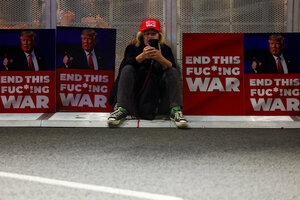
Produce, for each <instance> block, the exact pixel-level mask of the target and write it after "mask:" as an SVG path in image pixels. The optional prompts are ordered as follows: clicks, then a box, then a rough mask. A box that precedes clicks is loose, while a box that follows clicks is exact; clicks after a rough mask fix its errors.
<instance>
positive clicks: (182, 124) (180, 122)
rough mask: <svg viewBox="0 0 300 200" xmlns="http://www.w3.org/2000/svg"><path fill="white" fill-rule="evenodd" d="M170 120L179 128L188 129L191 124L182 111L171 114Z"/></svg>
mask: <svg viewBox="0 0 300 200" xmlns="http://www.w3.org/2000/svg"><path fill="white" fill-rule="evenodd" d="M170 119H171V120H172V121H173V122H174V123H175V125H176V126H177V127H178V128H187V127H188V126H189V122H188V121H187V120H186V119H185V118H184V117H183V114H182V111H180V110H179V111H176V112H171V114H170Z"/></svg>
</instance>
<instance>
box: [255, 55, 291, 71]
mask: <svg viewBox="0 0 300 200" xmlns="http://www.w3.org/2000/svg"><path fill="white" fill-rule="evenodd" d="M283 57H284V60H285V62H286V65H287V68H288V73H289V74H294V73H296V66H295V63H294V61H293V60H292V58H290V57H289V56H288V54H287V53H286V52H283ZM257 61H258V62H261V65H260V66H258V67H257V68H256V71H257V74H278V69H277V65H276V62H275V59H274V57H273V55H272V54H271V53H270V52H268V53H265V54H264V55H262V56H259V57H257ZM251 73H254V71H253V70H251Z"/></svg>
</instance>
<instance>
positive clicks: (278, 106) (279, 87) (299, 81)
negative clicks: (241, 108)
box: [245, 74, 300, 115]
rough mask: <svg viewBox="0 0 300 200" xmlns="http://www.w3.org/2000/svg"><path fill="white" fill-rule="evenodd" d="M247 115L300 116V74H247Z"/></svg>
mask: <svg viewBox="0 0 300 200" xmlns="http://www.w3.org/2000/svg"><path fill="white" fill-rule="evenodd" d="M245 102H246V103H245V114H246V115H299V114H300V78H299V74H255V75H252V74H245Z"/></svg>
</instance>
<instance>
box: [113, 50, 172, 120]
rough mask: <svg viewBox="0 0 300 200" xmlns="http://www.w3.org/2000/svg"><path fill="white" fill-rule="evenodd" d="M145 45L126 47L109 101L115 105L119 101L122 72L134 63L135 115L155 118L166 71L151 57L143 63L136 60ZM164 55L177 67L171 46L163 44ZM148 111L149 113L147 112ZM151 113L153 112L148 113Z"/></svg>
mask: <svg viewBox="0 0 300 200" xmlns="http://www.w3.org/2000/svg"><path fill="white" fill-rule="evenodd" d="M144 47H145V45H141V46H140V47H136V46H134V45H129V46H127V47H126V49H125V54H124V59H123V60H122V62H121V65H120V68H119V73H118V76H117V79H116V80H115V83H114V85H113V87H112V90H111V93H110V97H109V103H110V104H111V105H112V106H114V105H115V104H116V103H117V91H118V84H119V79H120V74H121V73H122V69H123V68H124V66H126V65H128V64H129V65H132V66H134V68H135V69H136V84H135V88H134V94H135V100H136V102H134V104H135V109H136V111H134V115H138V116H139V117H141V118H145V119H153V118H154V116H155V113H154V112H155V109H156V107H157V104H158V101H159V98H160V86H161V85H160V80H161V77H162V75H163V73H164V71H163V69H162V66H161V64H160V63H159V62H156V61H152V60H150V59H148V60H144V61H143V62H142V63H138V62H137V61H136V57H137V56H138V55H139V54H140V53H142V51H143V49H144ZM161 52H162V55H163V56H164V57H165V58H166V59H167V60H169V61H171V62H172V67H176V63H175V59H174V56H173V53H172V50H171V48H170V47H168V46H166V45H161ZM151 64H152V69H151V74H150V76H149V79H148V80H147V86H146V87H145V88H144V89H143V90H141V89H142V86H143V85H144V83H145V79H146V77H147V74H148V72H149V69H150V66H151ZM145 113H147V114H145ZM148 113H151V114H148Z"/></svg>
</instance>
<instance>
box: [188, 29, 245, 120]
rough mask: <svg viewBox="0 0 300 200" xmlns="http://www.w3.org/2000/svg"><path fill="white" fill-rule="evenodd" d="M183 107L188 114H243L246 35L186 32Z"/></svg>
mask: <svg viewBox="0 0 300 200" xmlns="http://www.w3.org/2000/svg"><path fill="white" fill-rule="evenodd" d="M182 42H183V47H182V48H183V56H182V63H183V65H182V66H183V68H182V73H183V108H184V113H185V114H187V115H242V114H244V112H243V35H242V34H241V33H215V34H213V33H184V34H183V40H182Z"/></svg>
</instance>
